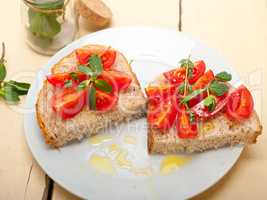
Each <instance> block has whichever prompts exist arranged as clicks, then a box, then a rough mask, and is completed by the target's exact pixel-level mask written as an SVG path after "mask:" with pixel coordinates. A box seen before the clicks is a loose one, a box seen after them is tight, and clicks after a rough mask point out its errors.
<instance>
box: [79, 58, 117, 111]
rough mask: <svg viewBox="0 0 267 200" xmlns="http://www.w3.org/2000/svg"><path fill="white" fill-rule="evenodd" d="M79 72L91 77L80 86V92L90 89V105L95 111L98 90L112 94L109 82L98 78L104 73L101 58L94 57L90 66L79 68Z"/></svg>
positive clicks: (89, 62) (89, 63)
mask: <svg viewBox="0 0 267 200" xmlns="http://www.w3.org/2000/svg"><path fill="white" fill-rule="evenodd" d="M78 70H79V71H80V72H82V73H84V74H86V75H88V76H89V77H90V78H89V79H88V80H84V81H82V82H81V83H80V84H79V85H78V90H84V89H87V88H88V90H89V91H88V95H89V98H88V100H89V105H90V108H91V109H93V110H95V109H96V107H95V106H96V88H97V89H99V90H101V91H103V92H106V93H111V92H112V86H111V85H110V84H109V83H108V82H106V81H105V80H102V79H98V76H99V75H100V74H101V73H102V72H103V65H102V62H101V59H100V57H99V56H98V55H92V56H91V57H90V59H89V61H88V64H87V65H80V66H78Z"/></svg>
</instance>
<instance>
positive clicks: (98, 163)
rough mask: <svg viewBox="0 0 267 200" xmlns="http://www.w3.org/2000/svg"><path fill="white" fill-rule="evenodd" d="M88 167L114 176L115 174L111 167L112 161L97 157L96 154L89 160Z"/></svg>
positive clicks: (104, 157)
mask: <svg viewBox="0 0 267 200" xmlns="http://www.w3.org/2000/svg"><path fill="white" fill-rule="evenodd" d="M89 163H90V165H91V166H92V167H93V168H94V169H95V170H97V171H99V172H102V173H105V174H110V175H114V174H115V173H116V170H115V169H114V167H113V164H112V161H111V159H110V158H109V157H106V156H102V155H98V154H92V155H91V157H90V159H89Z"/></svg>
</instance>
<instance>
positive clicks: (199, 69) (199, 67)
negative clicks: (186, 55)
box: [188, 60, 206, 84]
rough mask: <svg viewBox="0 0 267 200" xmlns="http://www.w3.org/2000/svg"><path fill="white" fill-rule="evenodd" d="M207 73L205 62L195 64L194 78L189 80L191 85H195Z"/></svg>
mask: <svg viewBox="0 0 267 200" xmlns="http://www.w3.org/2000/svg"><path fill="white" fill-rule="evenodd" d="M205 71H206V64H205V62H204V61H203V60H199V61H196V62H195V63H194V68H193V74H192V77H191V78H190V79H189V80H188V81H189V83H190V84H193V83H195V82H196V81H197V80H198V79H199V78H200V77H201V76H202V75H203V74H204V73H205Z"/></svg>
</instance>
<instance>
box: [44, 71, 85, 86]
mask: <svg viewBox="0 0 267 200" xmlns="http://www.w3.org/2000/svg"><path fill="white" fill-rule="evenodd" d="M75 73H76V74H77V78H78V79H77V80H73V81H74V82H77V83H79V82H82V81H84V80H86V79H87V78H88V77H87V75H86V74H83V73H80V72H75ZM47 80H48V82H49V83H51V84H52V85H53V86H55V87H60V88H61V87H63V86H64V84H65V82H66V81H68V80H72V77H71V75H70V73H69V72H64V73H57V74H51V75H49V76H47Z"/></svg>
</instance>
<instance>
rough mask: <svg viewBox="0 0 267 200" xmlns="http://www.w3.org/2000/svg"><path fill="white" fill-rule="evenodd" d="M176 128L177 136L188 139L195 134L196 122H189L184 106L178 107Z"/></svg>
mask: <svg viewBox="0 0 267 200" xmlns="http://www.w3.org/2000/svg"><path fill="white" fill-rule="evenodd" d="M176 129H177V135H178V136H179V138H183V139H189V138H195V137H196V136H197V122H193V123H192V122H190V119H189V113H188V112H187V111H186V108H185V106H182V107H181V108H180V109H179V112H178V117H177V123H176Z"/></svg>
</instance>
